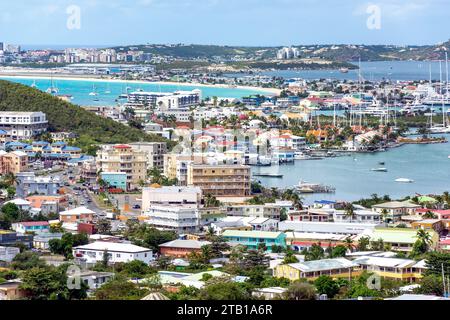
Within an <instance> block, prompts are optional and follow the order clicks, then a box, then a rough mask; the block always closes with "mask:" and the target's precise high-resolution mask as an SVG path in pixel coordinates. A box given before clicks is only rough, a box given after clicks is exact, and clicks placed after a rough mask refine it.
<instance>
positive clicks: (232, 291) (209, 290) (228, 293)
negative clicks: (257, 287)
mask: <svg viewBox="0 0 450 320" xmlns="http://www.w3.org/2000/svg"><path fill="white" fill-rule="evenodd" d="M211 280H213V279H211ZM211 280H210V281H211ZM219 281H220V282H218V283H212V284H208V283H207V285H206V286H205V287H203V288H202V289H201V290H200V293H199V298H200V300H240V301H242V300H249V299H250V298H251V295H250V293H249V292H248V291H247V290H245V289H244V287H243V286H242V285H241V284H239V283H236V282H232V281H230V280H224V279H222V280H219Z"/></svg>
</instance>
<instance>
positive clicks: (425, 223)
mask: <svg viewBox="0 0 450 320" xmlns="http://www.w3.org/2000/svg"><path fill="white" fill-rule="evenodd" d="M411 227H412V228H413V229H415V230H419V229H423V230H425V231H435V232H436V233H437V234H440V233H441V232H442V231H444V223H443V221H442V220H439V219H425V220H419V221H414V222H412V223H411Z"/></svg>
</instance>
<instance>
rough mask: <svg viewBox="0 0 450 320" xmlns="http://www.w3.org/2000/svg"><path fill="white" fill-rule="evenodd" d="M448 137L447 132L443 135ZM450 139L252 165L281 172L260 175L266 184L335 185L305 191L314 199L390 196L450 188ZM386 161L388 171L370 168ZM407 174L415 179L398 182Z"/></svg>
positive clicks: (440, 190)
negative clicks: (328, 189) (332, 189)
mask: <svg viewBox="0 0 450 320" xmlns="http://www.w3.org/2000/svg"><path fill="white" fill-rule="evenodd" d="M446 137H447V139H450V135H447V136H446ZM449 155H450V143H447V144H430V145H404V146H402V147H399V148H395V149H390V150H388V151H386V152H380V153H373V154H355V155H354V156H345V157H338V158H327V159H324V160H317V161H315V160H311V161H296V162H295V165H281V166H273V167H267V168H264V167H255V168H254V169H253V172H254V173H277V174H283V175H284V178H283V179H270V178H260V177H258V178H257V179H258V180H260V181H261V182H262V183H263V185H265V186H268V187H292V186H294V185H297V184H298V183H299V181H300V180H306V181H308V182H311V183H323V184H326V185H330V186H333V187H335V188H336V193H335V194H315V195H307V196H306V197H305V199H306V200H307V201H306V202H308V203H309V202H311V201H313V200H320V199H325V200H359V199H361V198H366V197H370V196H371V195H372V194H374V193H377V194H378V195H385V194H387V195H390V196H391V197H393V198H401V197H404V196H409V195H414V194H415V193H420V194H432V193H442V192H444V191H450V159H449V158H448V156H449ZM379 162H385V165H384V166H382V167H386V168H387V169H388V172H373V171H371V169H372V168H378V167H380V165H379ZM398 178H408V179H412V180H414V181H415V183H411V184H409V183H406V184H402V183H397V182H395V180H396V179H398Z"/></svg>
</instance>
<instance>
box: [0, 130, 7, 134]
mask: <svg viewBox="0 0 450 320" xmlns="http://www.w3.org/2000/svg"><path fill="white" fill-rule="evenodd" d="M0 134H8V132H6V131H5V130H0Z"/></svg>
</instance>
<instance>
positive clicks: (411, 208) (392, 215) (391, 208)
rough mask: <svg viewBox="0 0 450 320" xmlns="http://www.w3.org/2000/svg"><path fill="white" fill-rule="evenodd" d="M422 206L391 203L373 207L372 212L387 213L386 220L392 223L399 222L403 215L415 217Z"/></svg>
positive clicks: (397, 202) (399, 202) (406, 202)
mask: <svg viewBox="0 0 450 320" xmlns="http://www.w3.org/2000/svg"><path fill="white" fill-rule="evenodd" d="M421 208H422V206H421V205H418V204H414V203H412V202H410V201H391V202H385V203H381V204H376V205H373V206H372V210H373V211H376V212H378V213H381V214H384V213H387V216H386V218H387V219H389V220H391V221H392V222H397V221H399V220H400V218H401V216H403V215H415V214H416V211H417V210H418V209H421Z"/></svg>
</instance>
